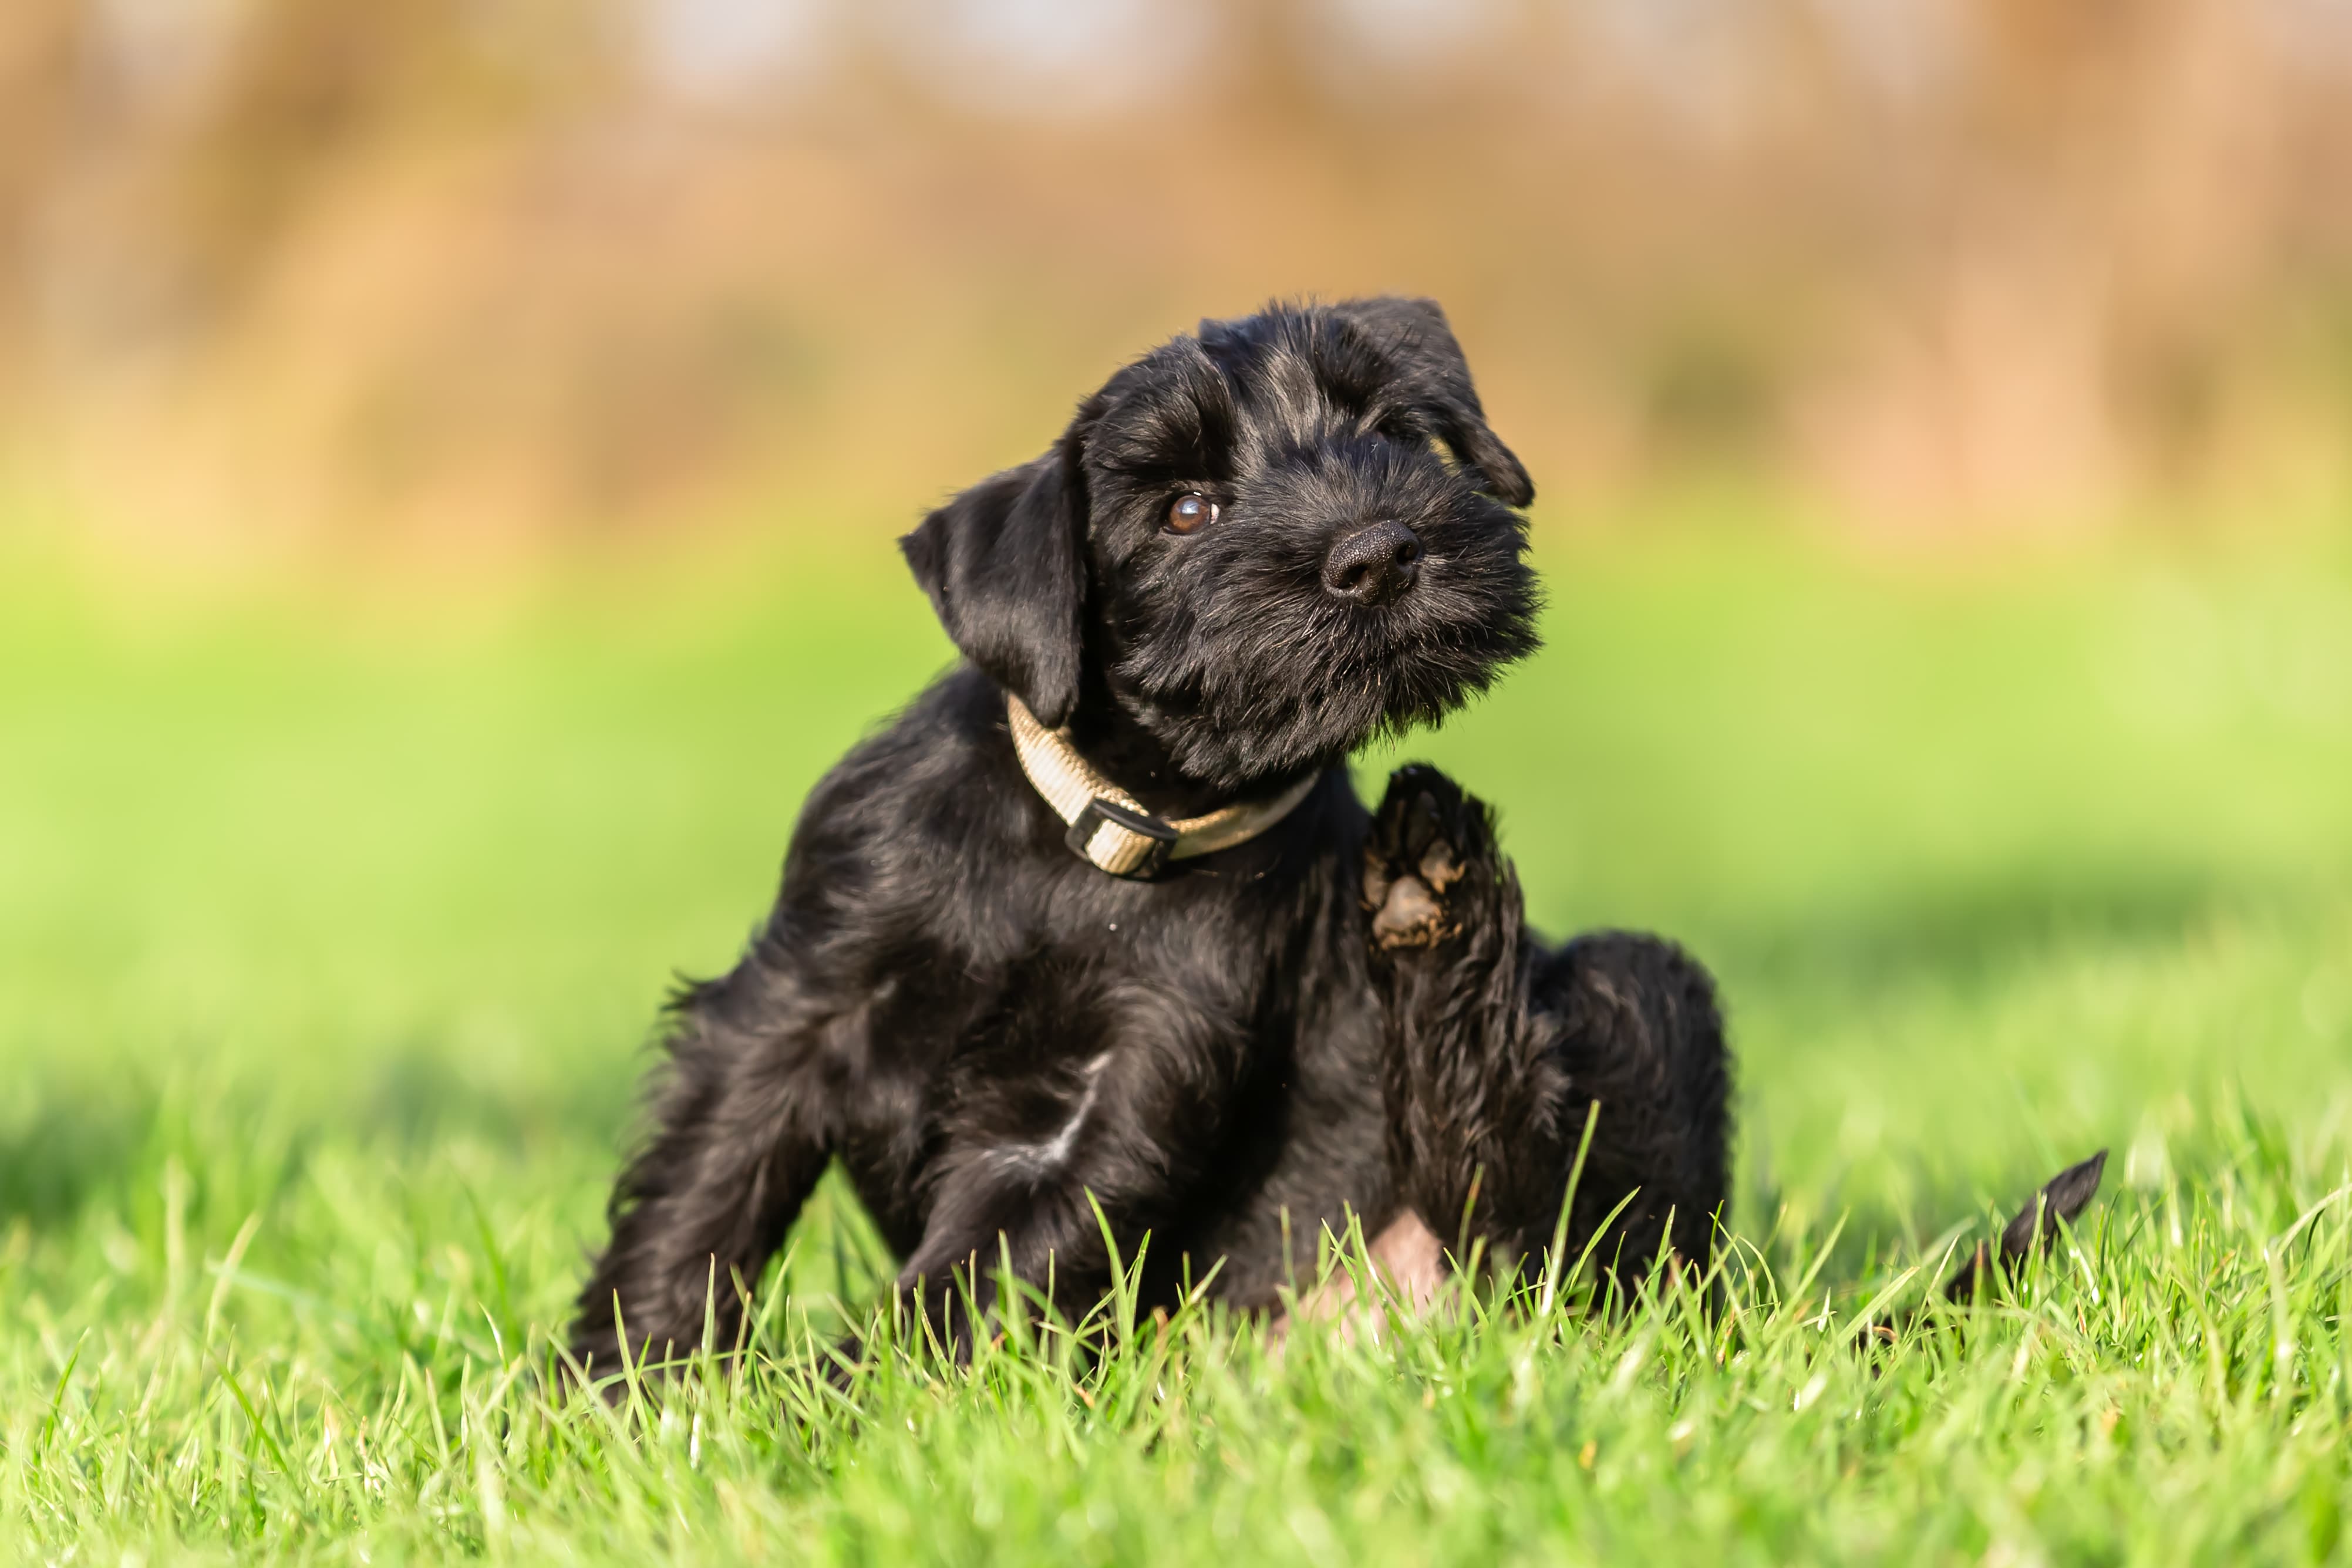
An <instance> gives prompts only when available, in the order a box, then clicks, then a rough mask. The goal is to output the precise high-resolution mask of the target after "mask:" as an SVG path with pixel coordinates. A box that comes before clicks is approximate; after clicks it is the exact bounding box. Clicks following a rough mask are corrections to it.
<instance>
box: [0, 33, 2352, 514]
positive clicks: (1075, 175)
mask: <svg viewBox="0 0 2352 1568" xmlns="http://www.w3.org/2000/svg"><path fill="white" fill-rule="evenodd" d="M2347 89H2352V18H2347V7H2346V6H2345V5H2343V4H2342V3H2341V0H2249V3H2231V0H2091V3H2087V4H2080V5H2039V4H2033V3H2032V0H1583V3H1580V4H1568V3H1544V0H1461V3H1454V4H1444V3H1439V0H1187V3H1179V0H1102V3H1099V4H1077V3H1076V0H887V3H882V4H874V5H848V4H845V3H842V0H582V3H578V4H554V3H551V0H422V3H419V4H410V5H393V6H381V5H355V4H352V5H343V4H335V5H316V4H305V3H302V0H14V3H13V4H11V5H9V7H8V15H7V16H6V17H5V20H0V398H5V403H0V410H5V423H0V428H5V432H6V434H7V435H8V436H9V438H10V444H11V446H12V448H13V450H14V451H15V453H16V455H17V465H18V466H19V467H21V469H22V470H23V472H24V475H25V479H24V481H23V482H24V483H26V484H38V485H44V486H58V487H59V489H60V490H61V492H62V494H64V495H65V496H67V497H70V498H71V499H72V500H73V501H74V502H75V503H76V505H77V507H78V508H79V510H78V515H77V518H76V524H75V526H76V527H78V528H89V529H92V530H100V529H103V530H106V531H108V532H109V534H110V537H113V538H118V539H119V540H120V541H121V545H122V548H123V549H125V550H126V551H128V552H131V553H136V554H140V555H143V556H148V557H151V558H155V557H163V556H170V557H175V558H176V557H194V558H197V559H204V560H207V561H211V560H215V559H221V558H227V559H232V560H239V561H241V560H245V559H251V558H261V559H278V558H282V557H285V556H289V555H292V556H298V557H306V558H307V557H311V556H331V557H334V558H337V559H349V558H351V557H353V556H364V557H370V558H383V557H404V556H411V555H422V556H425V557H428V558H434V559H461V560H465V561H473V560H477V559H481V558H485V557H508V556H511V555H514V554H517V553H522V554H528V555H561V554H562V553H564V552H566V551H569V550H572V549H579V548H582V547H583V543H584V542H587V541H594V540H597V539H601V538H611V537H613V536H614V535H631V536H643V535H658V536H662V537H665V538H666V537H668V536H671V535H672V534H674V533H675V531H676V530H677V528H679V527H681V526H682V525H683V524H684V523H685V522H686V521H687V520H688V519H697V520H700V521H702V522H705V523H708V522H709V521H710V520H711V519H712V518H713V517H735V518H737V519H738V520H740V518H741V517H742V515H743V514H744V513H745V511H746V510H747V509H749V508H754V507H756V508H760V509H761V510H762V512H763V514H764V515H765V517H767V518H770V519H773V518H775V517H779V516H788V517H789V518H790V520H791V521H792V522H793V525H795V526H806V527H812V528H816V527H833V528H839V527H842V526H845V524H846V523H847V521H848V520H849V519H852V518H855V519H856V521H857V522H858V524H860V525H861V526H862V525H864V524H865V523H866V522H867V521H869V520H872V521H875V522H877V523H885V522H886V520H887V522H896V521H898V520H899V519H902V518H903V517H904V516H905V515H906V514H907V512H908V510H909V509H910V508H911V507H914V506H915V505H916V504H917V503H918V502H919V501H920V500H921V499H922V498H923V497H927V496H929V495H931V494H934V493H936V492H937V491H939V490H940V489H942V488H945V487H947V486H952V485H955V484H958V483H961V482H962V481H964V480H966V479H968V478H969V477H970V476H971V475H973V474H975V473H977V472H979V471H981V470H982V469H984V468H986V467H988V466H989V465H992V464H1000V463H1003V462H1004V461H1005V460H1007V459H1008V458H1011V457H1013V456H1015V455H1018V454H1020V453H1022V452H1024V451H1025V450H1028V449H1029V448H1032V447H1034V446H1035V445H1037V444H1039V442H1040V440H1041V438H1042V436H1043V435H1044V434H1045V432H1046V431H1047V430H1049V429H1050V427H1051V425H1052V423H1053V418H1054V415H1055V413H1056V412H1057V411H1058V410H1060V409H1061V408H1062V407H1064V406H1065V405H1066V404H1067V403H1068V402H1070V401H1071V400H1072V399H1074V398H1075V396H1076V394H1077V393H1078V392H1080V391H1081V390H1083V389H1085V388H1087V387H1088V386H1090V385H1092V384H1094V383H1095V382H1097V381H1098V380H1099V379H1100V377H1101V375H1102V373H1103V371H1104V369H1105V367H1106V366H1108V365H1110V364H1112V363H1115V362H1116V361H1118V360H1119V359H1120V358H1122V357H1124V356H1126V355H1129V354H1131V353H1133V352H1135V351H1137V350H1139V349H1140V348H1142V347H1143V346H1145V345H1147V344H1149V343H1150V342H1152V341H1154V340H1157V339H1159V338H1160V337H1163V336H1165V335H1166V334H1168V333H1169V332H1171V330H1175V329H1181V328H1182V327H1183V326H1185V325H1186V324H1187V323H1189V322H1190V321H1192V320H1193V319H1197V318H1198V317H1200V316H1202V315H1204V314H1229V313H1233V312H1235V311H1238V310H1241V309H1244V308H1247V307H1249V306H1251V305H1252V304H1253V303H1255V302H1257V301H1259V300H1261V299H1263V298H1266V297H1269V296H1273V295H1292V294H1301V293H1325V294H1336V293H1343V292H1348V291H1360V290H1365V289H1376V288H1396V287H1405V288H1411V289H1414V290H1418V291H1421V292H1424V293H1429V294H1433V295H1436V296H1438V297H1439V298H1442V299H1443V300H1444V302H1445V304H1446V305H1447V307H1448V308H1449V309H1450V310H1451V311H1452V313H1453V314H1454V319H1456V321H1457V322H1458V324H1459V325H1460V327H1461V329H1462V330H1463V332H1464V334H1465V337H1467V338H1468V339H1469V340H1470V341H1471V342H1473V343H1474V344H1475V349H1476V368H1477V370H1478V372H1479V374H1480V377H1481V379H1482V381H1483V382H1484V384H1485V386H1486V390H1487V393H1488V398H1489V401H1490V402H1493V403H1494V404H1495V405H1496V408H1497V410H1498V411H1500V413H1501V414H1502V416H1503V417H1504V419H1505V420H1506V421H1507V423H1508V425H1509V426H1510V428H1511V430H1512V433H1513V436H1514V439H1515V440H1517V443H1518V444H1519V445H1520V446H1521V448H1522V449H1523V450H1524V454H1525V455H1526V456H1527V457H1528V459H1529V461H1530V463H1531V465H1532V466H1533V467H1534V469H1535V471H1536V472H1537V473H1538V475H1539V476H1541V478H1542V480H1543V481H1544V486H1545V491H1546V499H1547V515H1548V516H1561V515H1565V514H1566V513H1567V512H1569V511H1577V512H1584V511H1590V512H1592V513H1595V514H1598V515H1607V514H1609V513H1612V512H1613V511H1616V510H1618V509H1619V508H1620V507H1621V505H1622V502H1623V500H1624V499H1625V497H1627V495H1628V494H1629V493H1637V492H1639V491H1641V490H1643V489H1644V488H1645V487H1648V486H1655V485H1658V484H1660V483H1671V484H1677V485H1679V484H1684V483H1686V482H1688V481H1689V480H1690V479H1691V478H1692V477H1693V476H1695V475H1700V474H1719V473H1722V472H1724V471H1732V472H1736V473H1737V474H1738V475H1739V476H1742V477H1743V479H1747V480H1758V479H1761V480H1766V481H1769V482H1770V483H1771V484H1773V485H1774V486H1780V487H1784V488H1786V489H1787V490H1789V491H1790V492H1792V493H1794V494H1797V495H1799V496H1801V497H1804V498H1805V499H1806V500H1807V501H1809V502H1812V503H1815V504H1817V505H1819V506H1820V507H1823V508H1827V509H1832V510H1834V511H1835V512H1836V513H1837V514H1838V515H1840V516H1842V517H1846V518H1848V519H1849V520H1853V521H1856V522H1858V523H1861V524H1863V525H1864V526H1868V527H1873V528H1883V529H1889V530H1895V531H1899V532H1902V533H1906V534H1909V533H1917V532H1922V531H1933V532H1936V533H1939V534H1953V533H1966V534H1968V535H1969V536H1971V537H1978V536H1983V535H1988V534H2008V533H2013V532H2018V531H2024V530H2048V529H2063V528H2084V527H2088V526H2091V525H2093V524H2095V523H2097V522H2100V521H2103V520H2108V519H2111V518H2112V517H2114V515H2115V514H2116V513H2117V512H2118V511H2119V510H2120V511H2137V510H2141V509H2143V508H2146V507H2149V506H2150V505H2151V504H2153V505H2154V506H2156V507H2161V508H2162V509H2164V510H2166V511H2177V510H2178V509H2179V508H2180V507H2183V506H2184V505H2185V504H2188V503H2190V502H2195V503H2200V504H2206V505H2210V504H2211V503H2213V502H2214V501H2215V500H2217V498H2219V497H2241V498H2244V499H2248V500H2251V501H2255V502H2259V504H2260V505H2261V506H2262V507H2264V508H2265V509H2269V508H2274V507H2282V506H2291V505H2293V506H2308V505H2310V504H2312V503H2313V501H2314V498H2315V497H2333V496H2334V495H2336V494H2337V493H2338V491H2339V489H2340V486H2341V485H2342V483H2343V479H2344V474H2343V469H2344V460H2343V455H2342V451H2341V443H2340V442H2339V441H2338V440H2337V439H2336V435H2337V433H2338V432H2339V431H2340V429H2341V427H2342V425H2343V423H2344V421H2345V419H2346V416H2347V411H2352V287H2347V276H2352V274H2348V273H2347V267H2352V203H2347V201H2346V199H2345V197H2344V193H2343V192H2344V181H2345V171H2346V169H2347V167H2352V91H2347ZM133 454H135V457H134V456H133Z"/></svg>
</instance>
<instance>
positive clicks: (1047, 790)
mask: <svg viewBox="0 0 2352 1568" xmlns="http://www.w3.org/2000/svg"><path fill="white" fill-rule="evenodd" d="M1004 711H1005V716H1006V719H1007V720H1008V722H1009V724H1010V726H1011V728H1012V730H1013V755H1014V756H1016V757H1018V758H1020V759H1021V771H1022V772H1023V773H1024V774H1025V775H1027V776H1028V779H1029V782H1030V783H1031V784H1032V785H1034V787H1035V788H1036V790H1037V793H1038V794H1040V795H1043V796H1044V797H1045V803H1046V804H1047V805H1048V806H1051V807H1052V808H1054V814H1055V816H1057V817H1059V818H1061V819H1062V821H1065V822H1067V823H1068V824H1069V825H1070V830H1069V831H1068V832H1067V833H1066V834H1064V835H1063V841H1064V842H1066V843H1067V844H1068V845H1069V846H1070V849H1071V851H1072V852H1074V853H1076V855H1077V857H1078V858H1079V859H1080V860H1082V861H1085V862H1087V864H1088V865H1091V866H1093V867H1094V868H1095V869H1096V870H1097V871H1107V872H1108V873H1110V874H1111V875H1113V876H1121V877H1127V878H1129V879H1130V880H1133V881H1137V882H1148V881H1150V879H1151V878H1153V877H1155V876H1158V875H1159V874H1160V873H1161V872H1162V871H1165V870H1166V869H1167V867H1168V862H1171V861H1181V860H1191V859H1192V858H1194V857H1195V856H1198V855H1205V854H1213V853H1215V852H1217V851H1219V850H1224V849H1231V848H1232V847H1233V846H1234V845H1235V844H1239V843H1246V842H1247V841H1250V840H1251V839H1254V838H1255V837H1257V836H1258V834H1260V833H1262V832H1264V831H1266V830H1267V829H1268V828H1270V827H1272V826H1274V825H1275V824H1276V822H1279V821H1282V819H1283V818H1285V817H1286V816H1288V815H1290V812H1291V810H1292V809H1293V808H1294V807H1296V806H1297V804H1298V802H1300V801H1301V800H1305V799H1307V792H1308V791H1309V790H1311V789H1314V788H1315V785H1316V782H1317V781H1318V779H1320V778H1321V777H1322V775H1320V774H1318V773H1310V774H1308V775H1307V777H1306V778H1304V779H1300V780H1299V781H1298V782H1297V783H1296V784H1294V785H1292V786H1291V787H1290V788H1289V789H1286V790H1284V791H1283V792H1282V793H1281V794H1279V795H1277V796H1276V797H1275V798H1274V799H1272V800H1243V801H1237V802H1235V803H1234V804H1233V805H1231V806H1221V807H1219V808H1218V809H1217V810H1213V811H1211V812H1208V813H1207V814H1205V815H1203V816H1199V817H1186V818H1183V819H1181V820H1180V821H1173V822H1171V821H1168V820H1167V819H1166V818H1164V817H1156V816H1154V815H1152V813H1151V812H1150V811H1149V810H1146V809H1145V808H1144V806H1143V804H1142V803H1141V802H1140V801H1139V800H1136V798H1135V797H1134V796H1132V795H1129V793H1128V792H1127V791H1126V790H1124V789H1120V788H1119V787H1118V785H1116V784H1114V783H1112V782H1111V781H1110V780H1109V779H1106V778H1104V777H1103V776H1102V775H1101V774H1100V773H1097V772H1096V771H1095V769H1094V768H1092V767H1091V766H1089V765H1088V763H1087V759H1086V758H1083V757H1081V756H1079V755H1078V750H1077V747H1075V746H1073V745H1071V744H1070V737H1069V736H1068V735H1067V734H1066V732H1064V731H1062V730H1058V729H1047V728H1046V727H1045V726H1044V725H1042V724H1040V723H1038V722H1037V716H1036V715H1035V714H1033V713H1031V712H1030V711H1029V707H1028V705H1027V704H1026V703H1024V702H1023V701H1022V700H1021V699H1020V698H1019V697H1017V696H1014V695H1012V694H1011V693H1010V692H1008V693H1006V694H1005V697H1004Z"/></svg>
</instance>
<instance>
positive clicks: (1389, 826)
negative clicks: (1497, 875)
mask: <svg viewBox="0 0 2352 1568" xmlns="http://www.w3.org/2000/svg"><path fill="white" fill-rule="evenodd" d="M1494 855H1495V840H1494V823H1493V821H1491V820H1490V818H1489V815H1488V813H1487V810H1486V806H1485V805H1484V804H1483V803H1481V802H1480V801H1479V800H1477V798H1476V797H1475V796H1471V795H1466V794H1465V793H1463V791H1462V788H1461V786H1460V785H1457V784H1456V783H1454V780H1453V779H1448V778H1447V777H1446V776H1445V775H1444V774H1443V773H1441V772H1439V771H1438V770H1437V769H1436V768H1432V767H1429V766H1428V765H1427V764H1425V763H1414V764H1412V766H1410V767H1406V768H1398V769H1397V770H1396V772H1394V773H1393V774H1391V775H1390V777H1389V789H1388V795H1387V797H1386V798H1385V799H1384V800H1381V810H1380V814H1379V815H1378V816H1376V817H1375V818H1373V820H1372V831H1371V833H1370V836H1369V837H1368V838H1366V839H1365V841H1364V908H1365V910H1366V911H1367V912H1368V913H1369V914H1370V916H1371V936H1372V946H1374V947H1375V948H1377V949H1379V950H1381V951H1382V952H1396V951H1398V950H1400V949H1403V948H1409V947H1434V946H1438V945H1439V944H1440V943H1442V942H1444V941H1445V940H1446V939H1447V938H1448V937H1450V936H1455V935H1456V934H1458V933H1459V932H1460V931H1461V929H1462V925H1463V916H1464V914H1465V908H1466V907H1468V906H1471V905H1473V904H1475V900H1476V899H1477V898H1478V897H1480V896H1482V895H1483V894H1485V893H1486V891H1487V890H1488V889H1490V888H1491V887H1492V885H1493V881H1494V877H1493V865H1494Z"/></svg>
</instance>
